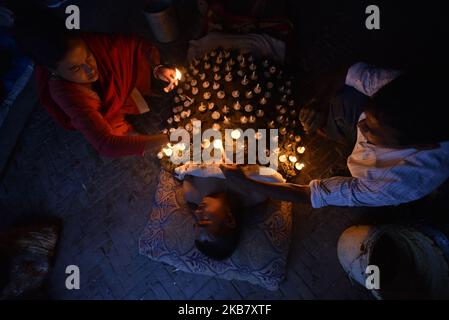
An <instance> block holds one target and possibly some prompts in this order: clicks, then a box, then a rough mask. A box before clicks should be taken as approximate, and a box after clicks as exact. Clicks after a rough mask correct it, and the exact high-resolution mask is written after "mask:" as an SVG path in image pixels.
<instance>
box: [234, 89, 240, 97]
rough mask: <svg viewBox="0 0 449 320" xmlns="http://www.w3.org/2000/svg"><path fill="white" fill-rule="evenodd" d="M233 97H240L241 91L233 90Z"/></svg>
mask: <svg viewBox="0 0 449 320" xmlns="http://www.w3.org/2000/svg"><path fill="white" fill-rule="evenodd" d="M232 97H234V98H238V97H240V91H238V90H234V91H232Z"/></svg>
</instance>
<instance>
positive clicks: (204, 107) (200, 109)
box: [198, 102, 207, 112]
mask: <svg viewBox="0 0 449 320" xmlns="http://www.w3.org/2000/svg"><path fill="white" fill-rule="evenodd" d="M206 109H207V107H206V106H205V105H204V103H202V102H201V104H200V106H199V107H198V110H199V111H200V112H204V111H206Z"/></svg>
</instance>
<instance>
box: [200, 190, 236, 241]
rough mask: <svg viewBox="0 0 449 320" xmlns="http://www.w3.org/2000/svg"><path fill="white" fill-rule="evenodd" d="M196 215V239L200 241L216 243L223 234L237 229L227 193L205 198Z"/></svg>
mask: <svg viewBox="0 0 449 320" xmlns="http://www.w3.org/2000/svg"><path fill="white" fill-rule="evenodd" d="M195 215H196V217H197V220H198V223H197V225H196V239H197V240H200V241H205V240H209V241H214V240H215V238H216V237H219V236H220V235H221V234H222V233H223V232H225V231H227V230H229V229H233V228H235V227H236V221H235V217H234V216H233V214H232V213H231V210H230V206H229V203H228V199H227V197H226V194H225V193H219V194H216V195H211V196H207V197H204V198H203V201H202V202H201V203H200V205H199V206H198V208H197V209H196V210H195Z"/></svg>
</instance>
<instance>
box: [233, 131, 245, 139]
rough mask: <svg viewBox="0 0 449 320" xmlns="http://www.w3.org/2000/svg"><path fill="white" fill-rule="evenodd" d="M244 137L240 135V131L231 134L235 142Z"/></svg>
mask: <svg viewBox="0 0 449 320" xmlns="http://www.w3.org/2000/svg"><path fill="white" fill-rule="evenodd" d="M241 136H242V134H241V133H240V130H232V132H231V138H232V139H234V140H237V139H239V138H240V137H241Z"/></svg>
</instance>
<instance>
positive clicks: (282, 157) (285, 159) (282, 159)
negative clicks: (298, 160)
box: [279, 154, 287, 163]
mask: <svg viewBox="0 0 449 320" xmlns="http://www.w3.org/2000/svg"><path fill="white" fill-rule="evenodd" d="M279 162H280V163H284V162H287V156H286V155H285V154H283V155H281V156H279Z"/></svg>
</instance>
